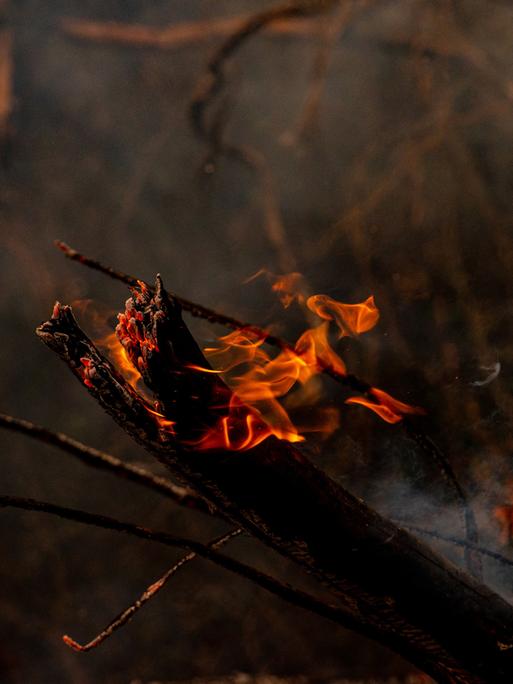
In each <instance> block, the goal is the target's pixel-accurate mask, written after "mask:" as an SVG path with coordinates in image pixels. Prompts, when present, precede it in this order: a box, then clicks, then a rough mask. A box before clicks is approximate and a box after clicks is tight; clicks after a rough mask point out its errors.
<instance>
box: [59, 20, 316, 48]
mask: <svg viewBox="0 0 513 684" xmlns="http://www.w3.org/2000/svg"><path fill="white" fill-rule="evenodd" d="M247 21H248V16H239V17H230V18H229V19H209V20H206V21H196V22H181V23H178V24H171V25H169V26H164V27H159V26H145V25H143V24H124V23H121V22H115V21H107V22H100V21H87V20H84V19H64V20H62V21H61V29H62V31H63V32H64V33H66V34H67V35H69V36H72V37H73V38H79V39H81V40H88V41H93V42H98V43H117V44H121V45H128V46H130V47H153V48H159V49H161V50H169V49H173V48H179V47H181V46H182V45H188V44H190V43H193V42H199V41H204V40H209V39H210V38H213V37H215V36H226V35H229V34H231V33H233V32H234V31H236V30H237V29H239V28H240V26H241V25H242V24H244V23H245V22H247ZM265 29H266V30H267V31H268V32H269V33H270V34H274V35H280V36H281V35H290V36H296V37H298V38H309V37H310V36H313V35H316V34H317V33H318V27H317V26H316V25H315V24H314V23H313V22H309V21H305V20H298V21H293V20H292V21H275V22H273V23H272V24H270V25H268V26H266V27H265Z"/></svg>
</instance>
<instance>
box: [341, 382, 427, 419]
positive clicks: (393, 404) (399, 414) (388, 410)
mask: <svg viewBox="0 0 513 684" xmlns="http://www.w3.org/2000/svg"><path fill="white" fill-rule="evenodd" d="M368 394H370V395H371V396H372V397H374V398H375V400H376V401H371V400H370V399H367V398H366V397H350V398H349V399H346V404H361V405H362V406H365V407H367V408H368V409H370V410H371V411H374V413H377V414H378V416H379V417H380V418H382V419H383V420H384V421H386V422H387V423H398V422H399V421H401V420H402V419H403V416H404V415H405V414H417V415H423V414H425V413H426V412H425V410H424V409H423V408H421V407H420V406H410V405H409V404H405V403H404V402H402V401H399V400H398V399H394V397H392V396H390V394H387V393H386V392H384V391H383V390H380V389H378V388H377V387H372V388H371V389H370V390H369V392H368Z"/></svg>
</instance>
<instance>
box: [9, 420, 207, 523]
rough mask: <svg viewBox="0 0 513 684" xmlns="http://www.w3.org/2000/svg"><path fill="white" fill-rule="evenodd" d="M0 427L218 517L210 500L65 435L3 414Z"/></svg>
mask: <svg viewBox="0 0 513 684" xmlns="http://www.w3.org/2000/svg"><path fill="white" fill-rule="evenodd" d="M0 427H3V428H6V429H8V430H12V431H13V432H20V433H21V434H24V435H27V436H28V437H32V438H33V439H37V440H38V441H40V442H44V443H45V444H51V445H52V446H56V447H57V448H58V449H62V450H63V451H65V452H67V453H68V454H71V455H72V456H75V457H76V458H78V459H79V460H80V461H82V463H84V464H85V465H88V466H92V467H93V468H98V469H99V470H106V471H107V472H110V473H112V474H114V475H116V476H118V477H122V478H125V479H127V480H130V481H131V482H135V483H137V484H139V485H142V486H144V487H147V488H148V489H152V490H153V491H155V492H158V493H159V494H163V495H164V496H167V497H168V498H170V499H172V500H173V501H175V502H176V503H178V504H180V505H181V506H185V507H187V508H192V509H194V510H198V511H201V512H202V513H208V514H211V515H213V514H215V509H214V507H213V506H212V504H211V503H210V502H208V501H207V500H206V499H203V498H202V497H200V496H198V495H197V494H195V493H194V492H193V491H192V490H191V489H188V488H187V487H181V486H180V485H177V484H175V483H174V482H172V481H171V480H169V479H168V478H165V477H159V476H157V475H153V474H152V473H150V472H148V471H147V470H145V469H144V468H140V467H138V466H135V465H131V464H130V463H124V462H123V461H121V460H120V459H119V458H116V456H112V455H111V454H107V453H106V452H105V451H100V450H99V449H95V448H93V447H90V446H87V445H86V444H82V442H79V441H78V440H76V439H73V438H72V437H68V435H65V434H63V433H62V432H53V431H52V430H48V428H45V427H42V426H41V425H36V424H35V423H31V422H30V421H28V420H23V419H20V418H14V417H13V416H9V415H7V414H5V413H0Z"/></svg>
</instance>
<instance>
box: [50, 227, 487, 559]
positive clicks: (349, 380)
mask: <svg viewBox="0 0 513 684" xmlns="http://www.w3.org/2000/svg"><path fill="white" fill-rule="evenodd" d="M55 244H56V246H57V247H58V248H59V249H60V250H61V251H62V252H63V253H64V254H65V256H66V257H68V259H71V260H73V261H78V262H79V263H80V264H82V265H84V266H87V267H88V268H92V269H94V270H96V271H99V272H100V273H103V274H104V275H107V276H109V277H110V278H113V279H114V280H119V281H120V282H122V283H125V284H126V285H128V286H130V287H134V286H137V284H138V283H140V282H142V281H141V280H140V279H139V278H135V277H134V276H131V275H128V274H126V273H123V272H122V271H117V270H115V269H114V268H112V267H110V266H104V265H103V264H101V263H100V262H99V261H96V260H95V259H91V258H90V257H87V256H84V255H83V254H81V253H80V252H77V251H76V250H75V249H73V248H72V247H69V246H68V245H67V244H66V243H64V242H62V241H61V240H56V241H55ZM145 285H146V286H147V287H148V288H149V289H150V290H151V291H153V286H152V285H150V284H149V283H145ZM173 298H174V299H175V300H176V301H177V302H178V303H179V304H180V306H181V307H182V309H184V311H187V312H188V313H190V314H191V315H192V316H196V317H198V318H204V319H206V320H207V321H209V322H210V323H217V324H220V325H224V326H226V327H227V328H230V329H232V330H240V329H245V330H248V331H250V332H253V333H254V334H255V335H257V336H258V337H260V338H262V339H265V341H266V343H267V344H270V345H272V346H274V347H277V348H278V349H287V350H289V351H294V347H293V345H291V344H290V343H289V342H287V341H286V340H283V339H281V338H280V337H276V336H275V335H271V334H269V333H268V331H267V330H265V329H264V328H259V327H257V326H255V325H251V324H249V323H243V322H242V321H239V320H237V319H236V318H232V317H231V316H226V315H225V314H221V313H219V312H217V311H214V310H212V309H208V308H207V307H204V306H202V305H200V304H196V303H195V302H191V301H189V300H188V299H184V298H183V297H179V296H177V295H175V294H173ZM322 372H323V373H324V374H325V375H328V376H329V377H331V378H332V379H333V380H335V381H336V382H338V383H340V384H342V385H345V386H347V387H349V388H350V389H351V390H354V391H356V392H360V393H362V394H365V393H366V392H368V391H369V390H370V388H371V385H370V384H369V383H367V382H366V381H365V380H361V379H360V378H358V377H357V376H355V375H352V374H348V375H342V374H341V373H338V372H337V371H336V370H335V369H334V368H331V367H330V366H324V367H323V368H322ZM403 425H404V429H405V430H406V433H407V434H408V435H409V436H410V437H411V439H413V440H414V441H415V443H416V444H417V445H418V446H419V447H420V448H421V449H422V451H423V452H424V453H426V454H428V455H429V457H430V458H431V460H432V461H434V462H435V463H437V464H438V465H439V467H440V468H441V471H442V474H443V475H444V478H445V479H446V481H447V482H448V483H449V485H450V486H451V487H452V488H453V491H454V492H455V493H456V496H457V500H458V503H459V504H460V506H461V508H462V511H463V515H464V523H465V535H466V538H467V541H468V542H469V543H470V544H476V543H477V541H478V533H477V525H476V521H475V517H474V513H473V511H472V508H471V506H470V504H469V502H468V500H467V497H466V494H465V492H464V491H463V489H462V487H461V485H460V484H459V481H458V478H457V477H456V474H455V473H454V470H453V469H452V466H451V464H450V463H449V460H448V459H447V457H446V456H445V455H444V454H443V453H442V452H441V451H440V449H439V448H438V447H437V445H436V444H435V443H434V442H433V441H432V440H431V439H429V438H428V437H427V436H426V435H423V434H422V433H421V432H420V431H419V430H418V429H417V428H416V427H415V426H414V425H413V424H412V423H411V422H410V421H407V420H406V419H403ZM468 548H470V547H468ZM466 555H467V558H466V560H467V564H468V565H471V559H469V558H468V554H466Z"/></svg>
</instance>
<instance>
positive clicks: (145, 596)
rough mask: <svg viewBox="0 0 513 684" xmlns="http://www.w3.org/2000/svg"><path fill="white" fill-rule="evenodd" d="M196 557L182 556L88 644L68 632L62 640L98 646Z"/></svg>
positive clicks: (226, 537) (81, 647) (219, 542)
mask: <svg viewBox="0 0 513 684" xmlns="http://www.w3.org/2000/svg"><path fill="white" fill-rule="evenodd" d="M240 534H242V529H241V528H240V527H239V528H237V529H235V530H231V531H230V532H228V533H227V534H223V535H222V536H221V537H218V538H217V539H214V540H213V541H211V542H210V543H209V544H207V546H208V547H209V548H212V549H219V548H221V547H222V546H224V544H226V543H227V542H229V541H230V540H231V539H233V538H234V537H237V536H238V535H240ZM194 558H196V554H195V553H193V552H190V553H188V554H187V555H186V556H183V558H180V560H179V561H178V562H177V563H175V564H174V565H173V566H172V567H171V568H170V569H169V570H168V571H167V572H165V573H164V574H163V575H162V577H160V578H159V579H158V580H157V581H156V582H153V584H151V585H150V586H149V587H148V588H147V589H146V590H145V591H144V592H143V593H142V594H141V595H140V596H139V598H138V599H137V600H136V601H134V602H133V603H132V604H131V605H130V606H129V607H128V608H126V609H125V610H124V611H123V612H122V613H120V614H119V615H118V616H117V617H116V618H114V620H112V621H111V622H109V624H108V625H107V627H105V629H103V630H102V631H101V632H100V633H99V634H98V635H97V636H95V637H94V639H91V641H88V642H87V643H86V644H80V643H78V642H77V641H75V640H74V639H72V638H71V637H70V636H68V635H67V634H65V635H64V636H63V637H62V640H63V641H64V643H65V644H66V645H67V646H70V648H72V649H74V650H75V651H82V652H84V651H90V650H91V649H93V648H97V647H98V646H99V645H100V644H101V643H103V642H104V641H105V640H106V639H108V638H109V637H110V636H112V634H113V633H114V632H115V631H116V630H118V629H120V627H123V625H126V623H127V622H129V621H130V620H131V619H132V618H133V616H134V615H135V613H137V611H139V610H140V609H141V608H142V607H143V606H144V605H145V604H146V603H147V602H148V601H149V600H150V599H152V598H153V597H154V596H155V595H156V594H157V593H158V592H159V591H160V590H161V589H162V588H163V587H164V586H165V585H166V584H167V582H168V581H169V580H170V579H171V577H173V575H176V573H177V572H178V570H180V568H182V567H183V566H184V565H186V564H187V563H189V562H190V561H192V560H193V559H194Z"/></svg>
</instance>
